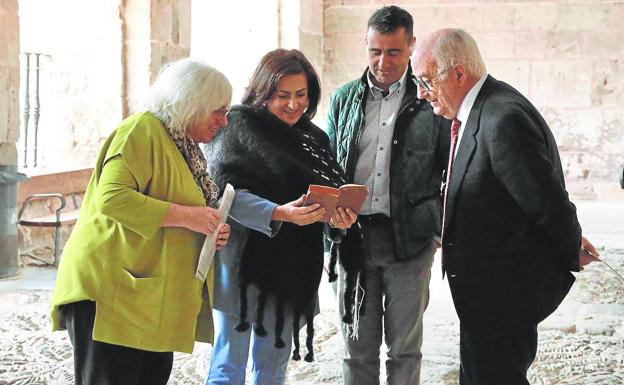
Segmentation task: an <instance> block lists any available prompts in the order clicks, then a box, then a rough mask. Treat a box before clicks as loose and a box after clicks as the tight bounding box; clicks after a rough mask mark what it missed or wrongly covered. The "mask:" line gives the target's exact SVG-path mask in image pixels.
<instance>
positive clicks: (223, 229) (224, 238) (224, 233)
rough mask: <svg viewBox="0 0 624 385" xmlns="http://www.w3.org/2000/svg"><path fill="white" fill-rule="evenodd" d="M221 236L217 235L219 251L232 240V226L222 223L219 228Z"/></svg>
mask: <svg viewBox="0 0 624 385" xmlns="http://www.w3.org/2000/svg"><path fill="white" fill-rule="evenodd" d="M218 231H219V234H218V235H217V250H221V249H222V248H223V247H225V246H226V245H227V243H228V239H229V238H230V225H228V224H227V223H222V224H220V225H219V227H218Z"/></svg>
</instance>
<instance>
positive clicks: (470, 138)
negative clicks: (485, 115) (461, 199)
mask: <svg viewBox="0 0 624 385" xmlns="http://www.w3.org/2000/svg"><path fill="white" fill-rule="evenodd" d="M495 82H496V80H495V79H494V78H493V77H491V76H490V75H488V77H487V79H486V81H485V83H483V87H481V90H480V91H479V94H478V95H477V98H476V99H475V102H474V104H473V106H472V109H471V110H470V114H469V115H468V121H467V122H466V125H465V127H464V133H463V134H462V137H461V141H460V143H458V145H459V149H458V150H457V156H456V157H455V160H454V161H453V170H452V174H451V181H450V190H449V192H448V195H447V202H446V213H445V215H446V218H445V219H444V230H446V229H447V228H448V226H449V223H451V220H452V218H453V207H454V205H455V199H456V198H457V194H458V192H459V190H460V189H461V185H462V183H463V181H464V176H466V171H467V170H468V166H469V165H470V162H471V160H472V157H473V155H474V152H475V149H476V147H477V139H476V135H477V132H478V131H479V123H480V120H481V110H482V109H483V103H484V102H485V100H486V99H487V97H488V95H489V94H490V90H491V88H492V87H493V86H494V84H495Z"/></svg>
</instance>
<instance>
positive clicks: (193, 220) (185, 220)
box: [161, 203, 229, 239]
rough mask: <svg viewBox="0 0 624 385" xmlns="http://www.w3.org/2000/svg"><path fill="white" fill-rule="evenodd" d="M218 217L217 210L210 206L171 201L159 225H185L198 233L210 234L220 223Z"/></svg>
mask: <svg viewBox="0 0 624 385" xmlns="http://www.w3.org/2000/svg"><path fill="white" fill-rule="evenodd" d="M219 219H220V214H219V210H217V209H213V208H212V207H205V206H182V205H178V204H175V203H172V204H171V206H170V207H169V211H168V212H167V215H166V216H165V219H164V220H163V223H162V225H161V226H163V227H186V228H187V229H189V230H193V231H196V232H198V233H202V234H206V235H211V234H212V233H214V232H215V231H216V230H217V229H218V227H219V225H220V223H221V222H220V220H219ZM228 236H229V230H228ZM226 239H227V238H226Z"/></svg>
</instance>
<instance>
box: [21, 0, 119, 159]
mask: <svg viewBox="0 0 624 385" xmlns="http://www.w3.org/2000/svg"><path fill="white" fill-rule="evenodd" d="M70 15H73V16H72V17H70ZM20 24H21V26H22V28H21V33H20V39H21V49H22V51H23V52H39V53H43V54H44V55H43V56H42V57H41V72H40V102H41V118H40V121H39V134H38V158H39V161H38V165H45V166H47V167H49V168H51V169H57V168H68V167H73V166H75V165H80V164H91V163H92V162H93V161H94V159H95V155H96V154H97V150H98V149H99V147H100V145H101V143H102V141H103V139H104V138H105V137H106V136H107V135H108V133H110V131H111V130H112V129H113V128H114V125H115V124H116V123H117V122H119V120H120V119H121V116H122V113H121V106H122V104H121V99H120V91H121V79H122V77H121V59H120V57H121V47H122V45H121V44H122V41H121V27H120V25H121V22H120V18H119V2H118V1H93V0H90V1H84V0H55V1H47V0H20ZM21 59H22V60H24V56H23V55H22V56H21ZM31 65H32V58H31ZM22 76H24V73H23V72H22ZM33 76H34V73H32V72H31V78H30V92H31V106H32V105H33V97H34V77H33ZM33 123H34V122H33V120H32V118H31V120H30V130H29V133H30V135H29V136H30V137H29V139H28V142H29V146H31V145H32V144H33V143H34V140H33V137H32V133H33V131H34V127H33ZM22 124H23V123H22ZM23 140H24V137H23V135H22V138H21V142H23ZM20 150H21V143H20ZM29 166H30V167H32V166H33V162H32V152H31V153H30V155H29Z"/></svg>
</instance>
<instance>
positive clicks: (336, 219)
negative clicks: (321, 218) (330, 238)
mask: <svg viewBox="0 0 624 385" xmlns="http://www.w3.org/2000/svg"><path fill="white" fill-rule="evenodd" d="M356 220H357V214H356V213H354V212H353V210H351V209H343V208H342V207H338V208H336V211H334V216H333V217H331V219H330V220H329V224H330V225H332V227H335V228H337V229H348V228H349V227H351V225H353V224H354V223H355V221H356Z"/></svg>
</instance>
